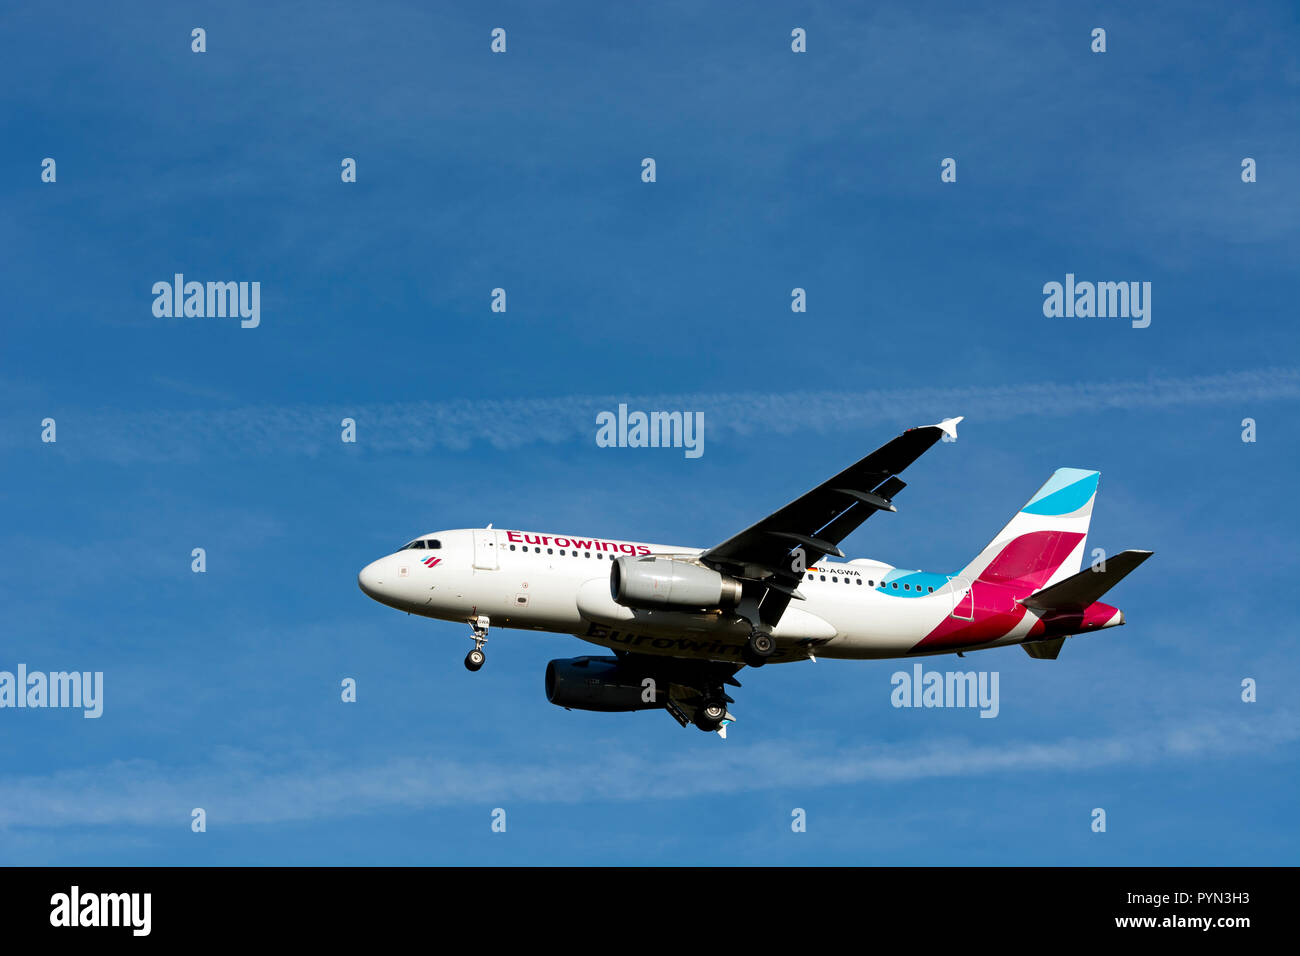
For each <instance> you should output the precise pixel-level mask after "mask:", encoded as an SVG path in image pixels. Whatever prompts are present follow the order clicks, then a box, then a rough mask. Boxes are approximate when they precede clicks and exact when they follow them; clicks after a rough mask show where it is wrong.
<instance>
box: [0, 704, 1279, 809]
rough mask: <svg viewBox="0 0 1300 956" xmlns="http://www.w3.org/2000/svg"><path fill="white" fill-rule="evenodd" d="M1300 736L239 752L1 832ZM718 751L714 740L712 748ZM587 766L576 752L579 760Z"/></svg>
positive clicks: (16, 801) (1171, 729)
mask: <svg viewBox="0 0 1300 956" xmlns="http://www.w3.org/2000/svg"><path fill="white" fill-rule="evenodd" d="M1297 739H1300V720H1297V719H1296V717H1295V715H1292V714H1281V715H1272V716H1271V717H1269V718H1267V719H1256V720H1248V719H1245V718H1237V717H1233V718H1219V719H1212V720H1204V721H1200V722H1196V723H1188V722H1186V721H1181V722H1178V723H1174V724H1170V725H1166V726H1160V727H1153V728H1148V729H1145V730H1127V731H1125V732H1124V733H1123V734H1121V735H1116V736H1110V737H1098V738H1091V739H1089V738H1076V737H1071V738H1064V739H1061V740H1056V741H1049V742H1019V743H1011V744H1006V745H991V744H980V743H973V742H971V741H969V740H963V739H950V740H944V741H935V742H931V743H927V744H922V745H914V744H889V745H874V746H867V747H859V748H853V749H848V750H840V751H830V750H825V751H822V752H813V751H810V750H809V749H808V748H806V747H802V746H794V745H792V744H782V743H771V744H755V745H752V746H736V743H737V742H736V741H731V742H728V743H721V742H719V743H718V746H717V747H716V748H712V747H705V748H693V749H692V750H691V751H689V752H685V751H684V752H683V754H682V755H681V756H679V757H676V758H674V759H670V760H668V761H664V760H662V759H654V760H650V759H646V758H642V757H637V756H633V755H631V754H629V753H626V752H619V753H618V754H617V755H616V756H609V757H606V758H602V759H601V760H600V761H598V762H592V761H589V760H586V759H582V760H581V765H582V766H583V768H584V770H583V771H582V772H575V770H574V766H573V762H572V761H569V760H565V759H552V760H550V761H548V762H545V763H542V762H535V763H531V764H530V763H525V762H511V761H493V762H490V763H489V762H479V763H472V762H466V761H461V760H438V759H435V758H430V757H423V756H422V757H394V758H390V759H388V760H386V761H383V762H379V763H374V764H371V765H369V766H357V765H356V764H355V763H346V762H344V761H343V760H342V759H341V758H339V757H323V756H319V755H313V754H307V755H301V754H296V755H279V754H277V755H275V756H266V755H261V754H256V753H252V752H249V751H237V750H226V751H223V752H221V753H219V754H218V756H217V757H216V758H215V759H214V760H213V761H212V763H211V764H209V765H205V766H196V767H190V768H184V769H178V770H175V771H168V770H165V769H164V768H161V767H159V766H158V765H157V764H155V763H153V762H152V761H144V760H135V761H115V762H113V763H110V764H108V765H106V766H102V767H97V768H93V769H82V770H68V771H63V772H59V773H54V774H50V775H46V776H32V777H11V778H8V779H4V780H0V827H6V828H8V827H18V828H26V827H64V826H81V825H138V826H163V825H165V826H176V825H177V823H178V821H181V822H183V821H186V820H188V818H189V814H190V811H191V809H192V808H193V807H203V808H204V809H205V811H206V812H207V814H208V816H209V819H210V820H211V821H213V822H214V823H215V822H218V821H219V822H221V823H223V824H257V823H276V822H284V821H296V820H314V819H322V818H335V817H343V816H352V815H357V814H364V813H368V812H377V811H382V810H385V809H391V808H395V807H396V808H419V807H433V806H446V805H453V804H464V803H470V802H491V803H492V804H494V805H496V804H501V803H504V802H506V801H511V800H514V801H521V802H526V803H528V802H532V803H537V802H540V803H576V802H579V801H589V800H612V801H628V800H642V799H645V798H646V796H647V789H646V781H647V780H653V781H654V795H655V797H656V798H658V799H682V798H688V797H697V796H708V795H718V794H735V793H739V792H745V791H759V790H769V789H774V788H786V787H794V788H802V789H810V788H819V787H827V786H844V785H848V784H860V783H868V782H871V783H880V784H888V783H891V782H906V781H912V780H921V779H928V778H942V777H971V776H981V775H989V774H1011V773H1032V772H1047V771H1051V772H1072V771H1089V770H1094V769H1099V768H1106V767H1119V766H1123V767H1128V768H1138V767H1144V766H1147V765H1153V764H1161V763H1166V762H1176V761H1188V760H1196V761H1206V760H1214V759H1223V758H1230V757H1234V756H1240V755H1247V754H1254V755H1258V754H1261V753H1267V752H1269V751H1274V750H1278V749H1281V748H1284V747H1286V746H1288V745H1291V744H1294V743H1295V742H1296V740H1297ZM708 743H710V744H712V743H713V741H709V742H708ZM573 756H574V757H575V759H576V758H577V755H576V754H575V755H573Z"/></svg>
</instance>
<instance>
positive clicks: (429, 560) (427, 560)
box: [424, 557, 442, 568]
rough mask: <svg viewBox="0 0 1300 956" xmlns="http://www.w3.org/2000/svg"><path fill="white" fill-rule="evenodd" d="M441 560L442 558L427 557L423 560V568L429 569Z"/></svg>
mask: <svg viewBox="0 0 1300 956" xmlns="http://www.w3.org/2000/svg"><path fill="white" fill-rule="evenodd" d="M441 560H442V558H434V557H428V558H425V559H424V566H425V567H426V568H431V567H433V566H434V565H436V564H437V563H438V562H439V561H441Z"/></svg>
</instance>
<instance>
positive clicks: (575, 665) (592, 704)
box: [546, 657, 664, 711]
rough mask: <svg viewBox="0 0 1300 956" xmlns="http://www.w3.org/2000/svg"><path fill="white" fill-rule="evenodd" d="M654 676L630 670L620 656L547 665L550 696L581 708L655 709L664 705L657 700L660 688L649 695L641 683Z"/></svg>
mask: <svg viewBox="0 0 1300 956" xmlns="http://www.w3.org/2000/svg"><path fill="white" fill-rule="evenodd" d="M650 676H651V675H649V674H641V673H638V672H634V671H631V670H629V669H628V668H627V667H626V666H624V665H623V664H622V663H621V662H620V661H619V659H618V658H617V657H572V658H568V659H562V660H555V661H551V662H550V663H549V664H547V665H546V699H547V700H549V701H550V702H551V703H552V704H555V705H557V706H559V707H573V708H576V709H577V710H602V711H621V710H653V709H654V708H656V707H662V706H663V705H664V704H663V701H662V700H658V699H655V698H657V697H658V692H657V688H655V692H654V693H651V694H649V695H647V694H646V690H647V688H646V687H645V686H643V685H642V683H641V682H642V681H643V680H645V679H646V678H647V677H650ZM652 687H653V685H652ZM646 696H650V697H651V700H649V701H647V700H645V699H644V698H645V697H646Z"/></svg>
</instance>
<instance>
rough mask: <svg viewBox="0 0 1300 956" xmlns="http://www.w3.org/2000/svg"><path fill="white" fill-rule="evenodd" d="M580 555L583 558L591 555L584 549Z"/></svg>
mask: <svg viewBox="0 0 1300 956" xmlns="http://www.w3.org/2000/svg"><path fill="white" fill-rule="evenodd" d="M582 556H583V557H584V558H589V557H591V552H590V551H584V552H582Z"/></svg>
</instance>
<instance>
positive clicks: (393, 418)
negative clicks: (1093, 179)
mask: <svg viewBox="0 0 1300 956" xmlns="http://www.w3.org/2000/svg"><path fill="white" fill-rule="evenodd" d="M1296 398H1300V369H1297V368H1264V369H1255V370H1251V371H1243V372H1228V373H1223V374H1220V375H1202V376H1193V377H1169V378H1154V377H1153V378H1150V379H1144V380H1136V381H1133V380H1130V381H1109V382H1103V381H1097V382H1076V383H1060V382H1041V383H1016V384H1011V385H993V386H988V385H973V386H955V387H929V386H927V387H923V388H913V389H875V390H870V391H851V392H846V391H789V392H721V393H717V392H690V393H661V394H641V395H630V394H623V395H617V394H606V395H568V396H560V397H554V398H536V399H533V398H518V399H505V400H502V399H495V400H494V399H457V400H453V401H445V402H397V403H387V404H369V405H366V404H357V405H342V404H322V405H280V406H245V407H242V408H234V409H226V410H218V411H206V410H205V411H193V410H190V411H165V410H159V411H130V410H111V411H110V410H104V409H94V410H89V409H86V410H81V411H77V410H75V409H74V410H72V411H66V412H63V413H62V414H60V415H58V416H57V421H58V429H59V431H58V438H59V440H58V443H57V445H56V446H49V447H52V448H53V447H57V449H58V451H59V452H61V453H63V454H67V455H70V456H73V457H77V458H96V459H108V460H112V461H117V462H123V463H126V462H132V461H194V460H201V459H203V458H206V457H237V458H246V457H274V456H314V455H319V454H322V453H325V452H326V451H327V450H333V449H336V448H337V447H338V445H339V436H340V432H341V425H340V423H341V422H342V420H343V419H344V418H351V419H353V420H355V422H356V427H357V433H358V441H357V445H356V446H355V447H356V449H357V450H358V451H360V452H361V453H363V454H418V453H424V452H429V451H433V450H437V449H446V450H451V451H463V450H467V449H469V448H472V447H473V446H474V445H476V444H486V445H490V446H492V447H495V448H498V449H514V448H520V447H523V446H527V445H534V444H561V443H565V442H578V441H585V442H590V441H592V439H593V436H594V434H595V416H596V414H597V413H598V412H601V411H609V410H613V409H616V408H617V407H618V405H619V404H620V403H626V404H627V405H628V407H629V408H631V409H641V410H646V411H650V410H690V411H699V412H703V413H704V415H705V421H706V426H707V429H708V435H709V440H710V441H720V440H721V441H725V440H727V438H728V437H735V436H744V435H750V434H753V433H757V432H761V433H765V434H771V433H789V432H795V431H812V432H826V431H832V430H834V431H838V430H842V429H846V428H853V427H861V426H866V425H879V424H880V423H881V422H890V423H895V424H899V425H910V424H915V423H916V422H918V421H930V420H934V421H938V420H939V419H940V418H944V417H947V416H949V415H955V414H960V415H966V416H967V417H968V418H971V419H976V420H981V421H1003V420H1007V419H1012V418H1039V419H1042V418H1060V417H1069V416H1080V415H1087V414H1093V413H1099V412H1105V411H1108V410H1113V409H1135V408H1145V409H1159V408H1175V407H1184V406H1195V405H1220V404H1241V403H1244V402H1263V401H1289V400H1294V399H1296ZM40 417H41V416H39V415H38V416H37V417H36V418H32V417H31V414H28V415H27V416H25V417H24V418H22V419H21V420H19V419H17V418H16V417H15V416H14V415H13V414H10V415H8V416H6V427H5V428H4V430H3V432H2V433H0V447H4V448H6V449H20V448H23V449H27V448H31V447H35V446H36V444H37V441H36V438H35V437H34V436H36V435H37V434H38V429H37V427H36V423H37V422H39V420H40Z"/></svg>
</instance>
